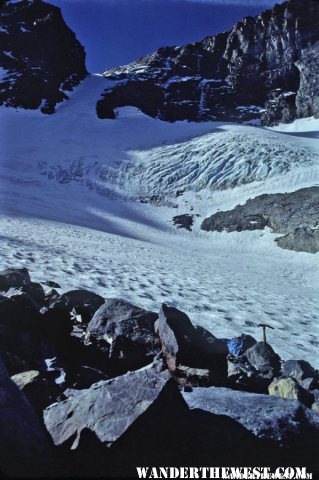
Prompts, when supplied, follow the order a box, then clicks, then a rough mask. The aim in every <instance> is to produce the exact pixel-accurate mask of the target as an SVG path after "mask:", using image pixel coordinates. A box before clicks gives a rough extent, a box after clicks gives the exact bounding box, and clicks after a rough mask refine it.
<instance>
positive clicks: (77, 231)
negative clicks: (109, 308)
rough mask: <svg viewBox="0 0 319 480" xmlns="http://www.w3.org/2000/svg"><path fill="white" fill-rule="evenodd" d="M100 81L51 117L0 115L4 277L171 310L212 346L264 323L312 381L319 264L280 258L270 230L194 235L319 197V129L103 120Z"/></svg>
mask: <svg viewBox="0 0 319 480" xmlns="http://www.w3.org/2000/svg"><path fill="white" fill-rule="evenodd" d="M108 82H109V81H108V80H105V79H104V78H103V77H100V76H92V77H90V78H88V79H87V80H85V81H84V82H82V84H81V85H80V86H79V87H78V88H77V89H76V90H75V91H74V93H73V94H72V96H71V100H70V101H68V102H64V103H63V104H61V105H60V106H59V107H58V109H57V113H56V114H55V115H52V116H45V115H42V114H40V113H39V112H33V111H32V112H31V111H21V110H18V111H14V110H10V109H6V108H3V109H1V113H0V128H1V135H2V138H3V139H4V140H3V141H2V143H1V147H0V148H1V152H0V153H1V165H0V200H1V216H0V236H1V244H0V267H1V268H4V267H7V266H26V267H27V268H28V269H29V270H30V273H31V275H32V278H33V280H34V281H45V280H50V279H51V280H55V281H58V282H59V283H60V284H61V285H62V287H63V289H64V290H69V289H73V288H88V289H92V290H94V291H96V292H97V293H99V294H101V295H103V296H104V297H122V298H125V299H127V300H129V301H131V302H132V303H135V304H136V305H139V306H141V307H145V308H148V309H152V310H158V309H159V306H160V304H161V303H162V302H166V303H169V304H171V305H174V306H176V307H178V308H180V309H181V310H183V311H185V312H186V313H187V314H188V315H189V316H190V318H191V320H193V321H194V322H195V323H198V324H201V325H203V326H204V327H206V328H207V329H208V330H210V331H211V332H212V333H213V334H215V335H216V336H221V337H231V336H236V335H239V334H240V333H242V332H245V333H249V334H252V335H254V336H255V337H257V338H261V332H260V331H259V329H258V327H257V324H258V323H260V322H265V323H269V324H270V325H272V326H274V327H275V330H274V331H271V332H270V333H269V341H270V343H271V344H272V346H273V347H274V348H275V350H276V351H278V353H279V354H280V355H281V356H282V357H283V358H284V359H288V358H303V359H305V360H309V361H310V362H311V363H312V364H313V365H314V366H316V367H317V368H318V367H319V360H318V356H317V355H316V353H317V351H318V346H319V322H318V320H319V318H318V317H319V295H318V288H319V270H318V267H319V254H316V255H312V254H307V253H296V252H292V251H287V250H282V249H280V248H279V247H278V246H276V244H275V242H274V238H276V235H274V234H272V233H271V232H270V231H268V230H265V231H254V232H241V233H226V232H223V233H208V232H203V231H201V230H200V224H201V222H202V220H203V219H204V218H205V217H206V216H208V215H211V214H212V213H214V212H216V211H217V210H218V209H222V210H226V209H229V208H233V207H234V206H235V205H236V204H238V203H244V202H245V201H246V200H247V199H248V198H253V197H255V196H256V195H259V194H261V193H270V192H271V193H275V192H288V191H294V190H296V189H298V188H302V187H307V186H312V185H319V121H318V120H314V119H305V120H302V121H297V122H295V123H294V124H293V125H288V126H287V125H280V126H279V127H276V128H272V129H265V128H261V127H257V126H250V125H243V124H242V125H233V124H222V123H213V122H210V123H202V124H200V123H196V124H194V123H189V122H177V123H174V124H169V123H164V122H161V121H159V120H154V119H151V118H148V117H146V116H144V115H143V114H141V113H140V112H138V111H136V110H135V109H133V108H125V109H121V110H120V111H119V116H118V118H117V119H116V120H99V119H98V118H97V117H96V115H95V104H96V101H97V99H98V98H99V96H100V94H101V93H102V91H103V89H104V88H105V86H106V85H107V83H108ZM177 191H179V193H178V196H176V193H177ZM182 191H184V194H181V192H182ZM151 196H155V197H156V198H155V201H156V202H157V204H156V205H155V204H150V203H140V202H139V201H137V199H139V198H140V197H143V198H145V197H151ZM153 201H154V199H153ZM190 212H191V213H194V214H196V215H198V216H197V217H195V218H196V221H195V225H194V230H193V232H187V231H185V230H177V229H176V228H175V227H174V226H173V225H172V217H173V216H175V215H179V214H183V213H190Z"/></svg>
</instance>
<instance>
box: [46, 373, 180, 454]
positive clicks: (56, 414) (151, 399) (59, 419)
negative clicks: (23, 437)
mask: <svg viewBox="0 0 319 480" xmlns="http://www.w3.org/2000/svg"><path fill="white" fill-rule="evenodd" d="M170 380H171V377H170V375H169V373H168V372H167V371H164V372H162V373H160V374H158V373H157V372H156V371H155V370H154V369H152V368H148V369H143V370H140V371H136V372H131V373H128V374H126V375H123V376H121V377H117V378H115V379H112V380H107V381H101V382H98V383H96V384H94V385H92V387H91V388H90V389H88V390H67V391H66V392H65V395H66V396H67V397H68V398H67V399H66V400H64V401H62V402H59V403H54V404H53V405H51V406H50V407H48V408H47V409H46V410H44V423H45V426H46V428H47V430H48V432H49V433H50V435H51V437H52V440H53V442H54V444H55V445H61V444H63V443H65V442H66V441H67V440H69V439H70V438H73V444H72V449H75V448H77V446H78V445H79V442H80V438H81V432H82V431H84V430H85V429H89V430H90V431H91V432H94V433H95V435H96V436H97V438H98V440H99V441H100V442H101V443H102V444H103V445H105V446H110V445H112V443H114V442H115V441H116V440H118V439H119V438H120V437H121V436H122V435H123V434H124V433H125V432H126V431H127V429H128V428H129V427H130V426H131V425H132V424H133V423H134V422H135V421H136V420H138V418H139V417H140V416H141V415H143V414H144V413H145V412H146V411H147V410H148V409H149V408H150V407H151V406H152V405H153V404H154V403H155V402H156V400H157V399H158V397H159V395H160V393H161V392H162V391H163V389H164V388H165V387H166V385H167V384H168V382H169V381H170Z"/></svg>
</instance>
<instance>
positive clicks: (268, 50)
mask: <svg viewBox="0 0 319 480" xmlns="http://www.w3.org/2000/svg"><path fill="white" fill-rule="evenodd" d="M318 52H319V3H318V1H317V0H291V1H289V2H285V3H283V4H281V5H276V6H275V7H274V8H273V9H271V10H267V11H265V12H263V13H262V14H261V15H259V16H257V17H247V18H244V19H243V20H242V21H240V22H237V23H236V24H235V25H234V27H233V28H232V29H231V30H230V31H228V32H224V33H220V34H218V35H215V36H211V37H207V38H204V39H203V40H202V41H199V42H196V43H191V44H188V45H184V46H180V47H162V48H159V49H158V50H157V51H155V52H154V53H152V54H150V55H147V56H145V57H142V58H140V59H139V60H137V61H135V62H133V63H131V64H129V65H126V66H123V67H119V68H113V69H110V70H107V71H106V72H105V73H104V76H105V77H106V78H108V79H111V80H120V83H119V84H117V85H116V86H115V87H114V88H109V89H107V90H106V91H105V93H104V99H103V100H101V101H99V102H98V104H97V112H98V116H99V117H100V118H114V116H115V113H114V109H115V108H116V107H121V106H127V105H130V106H135V107H138V108H139V109H141V110H142V111H143V112H144V113H146V114H147V115H150V116H151V117H155V118H160V119H162V120H168V121H176V120H195V121H203V120H228V121H247V120H250V119H255V118H261V119H262V121H263V123H265V124H267V125H274V124H277V123H279V122H291V121H293V120H294V119H296V118H302V117H308V116H312V115H314V116H316V117H318V116H319V102H318V97H319V82H318V73H319V70H318V62H317V61H316V56H317V57H318Z"/></svg>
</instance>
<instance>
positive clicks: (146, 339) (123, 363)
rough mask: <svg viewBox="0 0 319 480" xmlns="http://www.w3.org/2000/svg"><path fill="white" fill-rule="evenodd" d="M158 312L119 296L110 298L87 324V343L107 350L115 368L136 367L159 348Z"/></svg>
mask: <svg viewBox="0 0 319 480" xmlns="http://www.w3.org/2000/svg"><path fill="white" fill-rule="evenodd" d="M156 319H157V314H156V313H153V312H149V311H147V310H144V309H142V308H139V307H136V306H135V305H132V304H130V303H129V302H126V301H125V300H120V299H116V298H113V299H108V300H106V302H105V304H104V305H102V306H101V307H100V308H99V309H98V311H97V312H96V313H95V315H94V317H93V318H92V320H91V322H90V323H89V325H88V328H87V332H86V338H85V343H86V345H93V346H96V347H97V348H98V349H99V350H100V351H102V352H105V354H106V355H107V356H108V358H109V359H110V360H111V362H112V364H113V366H114V368H115V370H117V369H119V372H121V371H122V373H123V372H124V371H127V370H128V369H129V370H136V369H137V368H140V367H142V366H144V365H147V364H149V363H151V362H152V360H153V358H154V357H155V356H156V355H157V354H158V353H159V351H160V342H159V338H158V336H157V335H156V334H155V331H154V323H155V321H156Z"/></svg>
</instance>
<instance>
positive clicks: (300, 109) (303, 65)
mask: <svg viewBox="0 0 319 480" xmlns="http://www.w3.org/2000/svg"><path fill="white" fill-rule="evenodd" d="M318 51H319V42H317V43H315V44H314V45H312V46H310V47H309V48H306V49H305V50H303V51H302V54H301V58H300V60H299V61H298V62H296V66H297V68H298V69H299V71H300V88H299V90H298V94H297V98H296V108H297V116H298V117H309V116H312V115H313V116H314V117H316V118H318V117H319V83H318V76H319V65H318Z"/></svg>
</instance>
